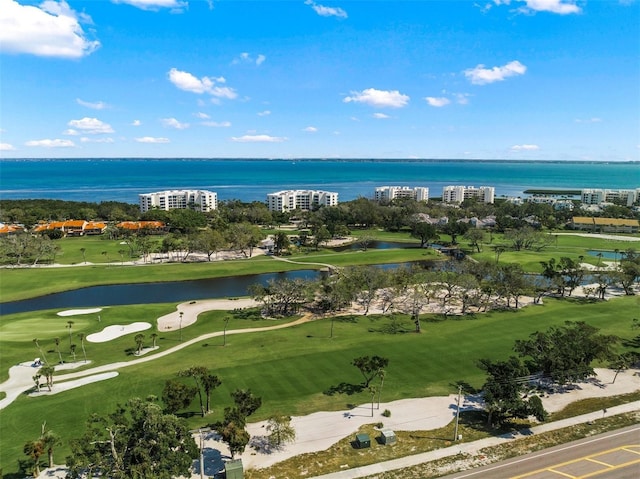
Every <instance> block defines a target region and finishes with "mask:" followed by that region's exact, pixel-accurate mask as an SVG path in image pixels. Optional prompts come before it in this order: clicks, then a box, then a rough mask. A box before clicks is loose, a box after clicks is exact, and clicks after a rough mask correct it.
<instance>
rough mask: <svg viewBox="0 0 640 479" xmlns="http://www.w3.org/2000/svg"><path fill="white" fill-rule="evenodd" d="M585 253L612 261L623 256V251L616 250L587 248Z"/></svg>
mask: <svg viewBox="0 0 640 479" xmlns="http://www.w3.org/2000/svg"><path fill="white" fill-rule="evenodd" d="M587 254H588V255H589V256H597V257H600V258H602V259H605V260H614V261H618V260H620V259H622V258H623V257H624V252H622V251H618V252H617V253H616V252H615V251H598V250H588V251H587ZM600 255H602V256H600Z"/></svg>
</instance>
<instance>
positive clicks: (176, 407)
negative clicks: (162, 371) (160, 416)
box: [162, 379, 198, 414]
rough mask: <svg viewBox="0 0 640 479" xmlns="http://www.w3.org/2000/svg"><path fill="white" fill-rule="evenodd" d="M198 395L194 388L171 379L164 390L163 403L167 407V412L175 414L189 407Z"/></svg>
mask: <svg viewBox="0 0 640 479" xmlns="http://www.w3.org/2000/svg"><path fill="white" fill-rule="evenodd" d="M197 393H198V390H197V389H196V388H195V387H193V386H187V385H186V384H184V383H181V382H180V381H177V380H175V379H169V380H168V381H166V382H165V384H164V389H163V390H162V402H163V403H164V406H165V412H167V413H169V414H175V413H177V412H178V411H180V410H181V409H185V408H187V407H189V404H191V401H192V400H193V398H194V397H195V395H196V394H197Z"/></svg>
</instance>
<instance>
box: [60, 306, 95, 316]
mask: <svg viewBox="0 0 640 479" xmlns="http://www.w3.org/2000/svg"><path fill="white" fill-rule="evenodd" d="M100 311H102V308H90V309H68V310H67V311H60V312H59V313H57V314H58V316H76V315H78V314H92V313H99V312H100Z"/></svg>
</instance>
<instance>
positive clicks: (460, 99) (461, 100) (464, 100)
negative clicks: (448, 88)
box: [453, 93, 469, 105]
mask: <svg viewBox="0 0 640 479" xmlns="http://www.w3.org/2000/svg"><path fill="white" fill-rule="evenodd" d="M453 96H454V97H455V99H456V103H458V104H459V105H467V104H468V103H469V94H468V93H454V94H453Z"/></svg>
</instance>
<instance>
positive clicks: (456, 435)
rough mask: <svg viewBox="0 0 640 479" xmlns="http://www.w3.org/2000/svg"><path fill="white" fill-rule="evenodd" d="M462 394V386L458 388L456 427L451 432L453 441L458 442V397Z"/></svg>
mask: <svg viewBox="0 0 640 479" xmlns="http://www.w3.org/2000/svg"><path fill="white" fill-rule="evenodd" d="M461 394H462V386H458V403H457V405H456V427H455V430H454V432H453V440H454V441H457V440H458V422H459V421H460V395H461Z"/></svg>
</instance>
